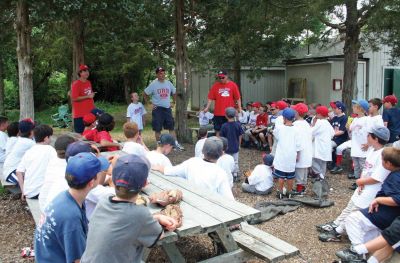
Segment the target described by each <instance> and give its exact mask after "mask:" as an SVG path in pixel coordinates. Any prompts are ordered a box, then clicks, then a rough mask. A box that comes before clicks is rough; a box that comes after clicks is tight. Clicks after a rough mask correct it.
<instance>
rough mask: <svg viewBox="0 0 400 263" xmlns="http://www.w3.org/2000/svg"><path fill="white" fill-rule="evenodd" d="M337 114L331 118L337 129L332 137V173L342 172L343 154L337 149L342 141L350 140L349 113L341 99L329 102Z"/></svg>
mask: <svg viewBox="0 0 400 263" xmlns="http://www.w3.org/2000/svg"><path fill="white" fill-rule="evenodd" d="M329 105H330V106H331V108H332V110H333V113H334V114H335V116H334V117H333V118H332V119H331V125H332V127H333V129H334V131H335V135H334V136H333V139H332V167H331V170H330V171H331V173H333V174H336V173H341V172H342V171H343V168H342V159H343V155H342V152H341V151H339V152H338V151H337V148H338V146H339V145H341V144H342V143H344V142H346V141H348V140H349V134H348V133H347V129H346V124H347V115H346V106H345V105H344V104H343V103H342V102H341V101H332V102H330V103H329Z"/></svg>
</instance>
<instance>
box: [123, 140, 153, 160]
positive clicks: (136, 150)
mask: <svg viewBox="0 0 400 263" xmlns="http://www.w3.org/2000/svg"><path fill="white" fill-rule="evenodd" d="M122 151H123V152H126V153H128V154H136V155H139V156H144V157H145V156H146V153H147V151H146V149H145V148H144V147H143V145H141V144H139V143H137V142H130V141H128V142H125V143H124V147H123V148H122Z"/></svg>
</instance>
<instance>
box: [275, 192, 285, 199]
mask: <svg viewBox="0 0 400 263" xmlns="http://www.w3.org/2000/svg"><path fill="white" fill-rule="evenodd" d="M276 197H277V198H278V199H283V193H282V192H280V191H278V192H277V193H276Z"/></svg>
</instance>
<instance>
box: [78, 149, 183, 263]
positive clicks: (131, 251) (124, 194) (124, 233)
mask: <svg viewBox="0 0 400 263" xmlns="http://www.w3.org/2000/svg"><path fill="white" fill-rule="evenodd" d="M149 170H150V164H149V162H148V161H147V160H146V158H143V157H140V156H137V155H125V156H122V157H119V158H118V160H117V161H116V164H115V166H114V168H113V171H112V179H113V182H114V185H115V193H116V195H115V196H113V195H111V196H109V197H108V198H103V199H102V200H101V201H100V202H99V203H98V205H97V208H96V210H95V212H94V213H93V216H92V218H91V220H90V228H89V234H88V238H87V246H86V250H85V253H84V254H83V256H82V260H81V262H82V263H85V262H86V263H89V262H96V263H101V262H104V263H108V262H140V261H141V259H142V256H143V252H144V251H143V249H144V247H152V246H154V245H155V244H156V243H157V241H158V240H159V239H161V238H162V237H163V229H162V227H164V228H165V229H167V230H168V231H174V230H175V228H176V225H177V222H176V221H175V219H173V218H171V217H168V216H164V215H160V214H156V215H151V214H150V211H149V209H148V208H147V207H145V206H142V205H136V204H135V201H136V198H137V196H138V194H139V193H140V191H141V189H142V188H143V187H145V186H146V184H147V177H148V175H149ZM133 218H134V220H132V219H133ZM105 225H107V226H108V227H104V226H105ZM110 244H111V246H112V247H113V249H110Z"/></svg>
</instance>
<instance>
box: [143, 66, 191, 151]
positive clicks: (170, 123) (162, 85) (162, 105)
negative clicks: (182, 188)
mask: <svg viewBox="0 0 400 263" xmlns="http://www.w3.org/2000/svg"><path fill="white" fill-rule="evenodd" d="M156 75H157V79H155V80H153V81H152V82H151V83H150V85H149V86H148V87H147V88H146V89H145V90H144V93H143V95H144V99H145V101H146V102H147V101H148V99H149V97H151V103H152V104H153V110H152V112H151V115H152V121H151V125H152V127H153V131H154V135H155V137H156V140H157V141H159V140H160V136H161V131H162V129H163V128H164V129H167V130H168V131H169V133H170V134H171V135H172V136H174V138H176V134H175V121H174V117H173V116H172V107H173V105H175V101H176V88H175V87H174V85H173V84H172V83H171V82H170V81H169V80H167V79H165V69H164V68H163V67H157V68H156ZM171 94H172V104H171ZM175 144H176V145H175V146H176V148H178V149H179V150H184V148H183V147H182V146H181V145H180V144H179V143H178V141H175Z"/></svg>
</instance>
